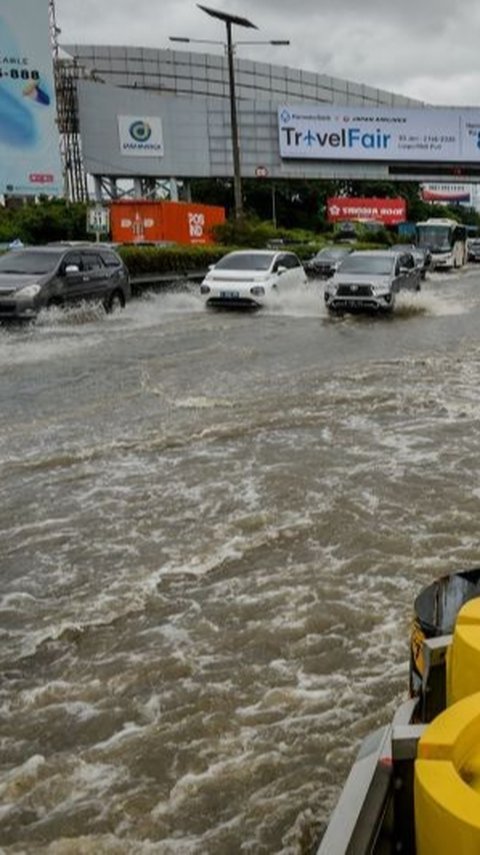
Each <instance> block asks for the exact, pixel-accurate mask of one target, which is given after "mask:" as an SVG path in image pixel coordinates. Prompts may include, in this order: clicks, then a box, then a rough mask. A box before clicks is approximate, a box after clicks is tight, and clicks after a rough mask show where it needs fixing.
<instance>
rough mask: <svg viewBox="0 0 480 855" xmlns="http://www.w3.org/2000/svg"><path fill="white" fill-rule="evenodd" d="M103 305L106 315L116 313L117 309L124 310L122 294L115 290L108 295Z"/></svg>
mask: <svg viewBox="0 0 480 855" xmlns="http://www.w3.org/2000/svg"><path fill="white" fill-rule="evenodd" d="M103 305H104V306H105V311H106V312H107V313H108V314H111V313H112V312H117V311H118V310H119V309H123V308H125V297H124V296H123V294H122V292H121V291H119V290H118V289H117V290H116V291H113V292H112V293H111V294H110V296H109V297H108V298H107V299H106V300H105V302H104V304H103Z"/></svg>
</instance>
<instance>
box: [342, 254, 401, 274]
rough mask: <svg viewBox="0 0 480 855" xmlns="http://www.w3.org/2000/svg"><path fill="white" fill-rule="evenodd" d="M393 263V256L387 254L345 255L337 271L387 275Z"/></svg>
mask: <svg viewBox="0 0 480 855" xmlns="http://www.w3.org/2000/svg"><path fill="white" fill-rule="evenodd" d="M393 264H394V258H392V257H389V256H387V255H347V257H346V259H345V261H342V263H341V265H340V267H339V268H338V272H340V273H366V274H369V273H370V274H373V275H375V276H387V275H388V274H389V273H391V272H392V268H393Z"/></svg>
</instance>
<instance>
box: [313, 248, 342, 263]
mask: <svg viewBox="0 0 480 855" xmlns="http://www.w3.org/2000/svg"><path fill="white" fill-rule="evenodd" d="M345 255H348V250H346V249H321V250H320V252H317V254H316V256H315V258H316V259H318V260H319V261H324V260H327V261H328V259H330V258H333V259H335V260H336V259H338V258H343V257H344V256H345Z"/></svg>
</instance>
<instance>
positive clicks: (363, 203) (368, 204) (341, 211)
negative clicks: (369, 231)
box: [327, 196, 407, 225]
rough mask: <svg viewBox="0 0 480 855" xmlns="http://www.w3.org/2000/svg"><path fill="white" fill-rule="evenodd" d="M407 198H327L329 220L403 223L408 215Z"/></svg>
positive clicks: (386, 223)
mask: <svg viewBox="0 0 480 855" xmlns="http://www.w3.org/2000/svg"><path fill="white" fill-rule="evenodd" d="M406 213H407V210H406V204H405V199H366V198H362V199H354V198H349V197H347V196H345V197H343V196H338V197H332V198H330V199H327V220H328V222H329V223H339V222H342V221H345V220H350V221H351V220H354V221H357V220H361V221H363V222H372V221H373V222H376V223H384V224H385V225H394V224H396V223H403V222H404V221H405V220H406V218H407V216H406Z"/></svg>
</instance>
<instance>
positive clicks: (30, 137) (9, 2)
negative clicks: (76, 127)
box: [0, 0, 63, 196]
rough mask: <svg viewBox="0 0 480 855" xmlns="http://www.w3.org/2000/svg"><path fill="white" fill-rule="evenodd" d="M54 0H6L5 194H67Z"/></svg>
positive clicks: (1, 9) (1, 152) (2, 14)
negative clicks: (52, 32) (56, 79)
mask: <svg viewBox="0 0 480 855" xmlns="http://www.w3.org/2000/svg"><path fill="white" fill-rule="evenodd" d="M62 190H63V188H62V168H61V159H60V141H59V133H58V126H57V110H56V103H55V86H54V79H53V59H52V51H51V46H50V29H49V10H48V0H34V2H32V0H0V193H1V194H8V195H13V196H24V195H34V196H37V195H39V194H47V195H49V196H50V195H59V194H61V193H62Z"/></svg>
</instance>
